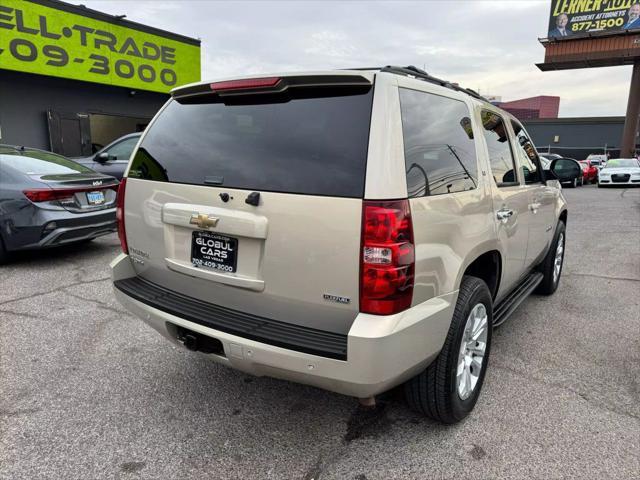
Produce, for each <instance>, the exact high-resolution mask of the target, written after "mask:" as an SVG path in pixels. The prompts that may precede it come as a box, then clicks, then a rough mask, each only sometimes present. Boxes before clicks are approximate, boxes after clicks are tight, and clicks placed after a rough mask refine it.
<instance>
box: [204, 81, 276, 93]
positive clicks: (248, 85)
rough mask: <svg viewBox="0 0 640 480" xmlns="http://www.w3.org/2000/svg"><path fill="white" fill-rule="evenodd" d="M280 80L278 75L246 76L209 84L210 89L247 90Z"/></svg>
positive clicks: (216, 90)
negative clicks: (264, 76)
mask: <svg viewBox="0 0 640 480" xmlns="http://www.w3.org/2000/svg"><path fill="white" fill-rule="evenodd" d="M279 81H280V77H266V78H246V79H242V80H228V81H226V82H216V83H212V84H211V85H210V87H211V90H213V91H215V92H219V91H221V90H248V89H253V88H270V87H275V86H276V85H277V84H278V82H279Z"/></svg>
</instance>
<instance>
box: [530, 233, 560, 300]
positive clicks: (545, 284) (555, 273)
mask: <svg viewBox="0 0 640 480" xmlns="http://www.w3.org/2000/svg"><path fill="white" fill-rule="evenodd" d="M565 230H566V229H565V226H564V222H563V221H562V220H561V221H559V222H558V226H557V227H556V234H555V236H554V237H553V242H552V243H551V247H550V248H549V251H548V252H547V255H546V257H544V260H543V261H542V263H541V264H540V266H539V267H538V269H539V270H540V272H541V273H542V275H543V278H542V282H540V285H538V288H537V289H536V293H540V294H542V295H551V294H552V293H554V292H555V291H556V290H557V289H558V285H559V284H560V275H561V274H562V265H563V264H564V246H565V240H566V233H565Z"/></svg>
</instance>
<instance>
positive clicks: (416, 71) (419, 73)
mask: <svg viewBox="0 0 640 480" xmlns="http://www.w3.org/2000/svg"><path fill="white" fill-rule="evenodd" d="M379 70H380V72H389V73H395V74H396V75H406V76H411V77H414V78H418V79H420V80H424V81H426V82H430V83H435V84H436V85H440V86H442V87H446V88H450V89H451V90H455V91H456V92H462V93H466V94H467V95H470V96H472V97H473V98H477V99H478V100H482V101H484V102H487V103H490V102H489V100H487V99H486V98H484V97H483V96H482V95H480V94H479V93H478V92H476V91H475V90H471V89H470V88H463V87H460V86H459V85H456V84H454V83H451V82H449V81H448V80H443V79H441V78H438V77H434V76H432V75H429V74H428V73H427V72H425V71H424V70H422V69H420V68H418V67H415V66H413V65H409V66H407V67H397V66H394V65H387V66H386V67H382V68H380V69H379Z"/></svg>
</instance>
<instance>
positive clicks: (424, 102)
mask: <svg viewBox="0 0 640 480" xmlns="http://www.w3.org/2000/svg"><path fill="white" fill-rule="evenodd" d="M400 108H401V112H402V133H403V136H404V156H405V167H406V174H407V192H408V195H409V197H423V196H427V195H442V194H446V193H455V192H462V191H465V190H472V189H474V188H476V185H477V183H478V168H477V162H476V149H475V144H474V139H473V128H472V125H471V119H470V118H469V109H468V108H467V106H466V105H465V104H464V102H461V101H459V100H454V99H452V98H447V97H441V96H439V95H433V94H430V93H425V92H420V91H416V90H409V89H405V88H402V89H400Z"/></svg>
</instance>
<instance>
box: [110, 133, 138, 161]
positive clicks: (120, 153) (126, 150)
mask: <svg viewBox="0 0 640 480" xmlns="http://www.w3.org/2000/svg"><path fill="white" fill-rule="evenodd" d="M136 143H138V137H133V138H127V139H126V140H123V141H121V142H120V143H116V144H115V145H114V146H113V147H111V148H110V149H109V150H106V152H107V153H108V154H109V158H110V159H111V160H129V157H130V156H131V152H132V151H133V148H134V147H135V146H136Z"/></svg>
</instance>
